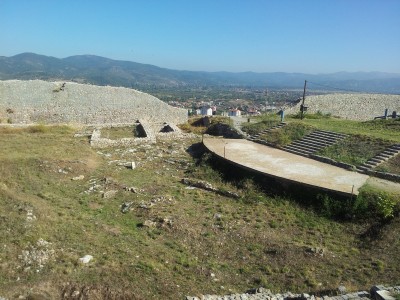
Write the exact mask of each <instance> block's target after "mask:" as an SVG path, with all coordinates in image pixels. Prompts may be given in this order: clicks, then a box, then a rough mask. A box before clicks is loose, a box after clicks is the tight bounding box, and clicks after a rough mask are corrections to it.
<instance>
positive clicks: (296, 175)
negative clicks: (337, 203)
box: [203, 138, 369, 195]
mask: <svg viewBox="0 0 400 300" xmlns="http://www.w3.org/2000/svg"><path fill="white" fill-rule="evenodd" d="M203 144H204V145H205V146H206V147H207V149H208V150H210V151H211V152H212V153H214V154H215V155H217V156H219V157H221V158H224V159H225V160H227V161H230V162H233V163H235V164H237V165H240V166H242V167H245V168H248V169H252V170H255V171H257V172H260V173H263V174H265V175H268V176H273V177H277V178H282V179H286V180H290V181H294V182H298V183H302V184H305V185H308V186H313V187H319V188H321V189H324V190H330V191H335V192H339V193H342V194H348V195H351V194H353V195H358V190H359V188H360V187H361V186H362V185H364V183H365V182H366V181H367V179H368V178H369V176H367V175H364V174H360V173H356V172H352V171H347V170H344V169H341V168H339V167H335V166H332V165H328V164H325V163H322V162H319V161H315V160H312V159H309V158H306V157H303V156H298V155H295V154H292V153H289V152H286V151H282V150H279V149H276V148H272V147H268V146H264V145H260V144H257V143H253V142H250V141H247V140H241V139H223V138H204V139H203Z"/></svg>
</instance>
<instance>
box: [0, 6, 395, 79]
mask: <svg viewBox="0 0 400 300" xmlns="http://www.w3.org/2000/svg"><path fill="white" fill-rule="evenodd" d="M22 52H35V53H38V54H44V55H50V56H55V57H58V58H64V57H67V56H72V55H77V54H95V55H99V56H105V57H109V58H113V59H120V60H129V61H135V62H140V63H148V64H153V65H157V66H160V67H166V68H171V69H180V70H183V69H186V70H203V71H235V72H236V71H237V72H239V71H255V72H274V71H283V72H304V73H330V72H337V71H383V72H395V73H400V0H270V1H269V0H131V1H127V0H126V1H125V0H120V1H118V0H109V1H102V0H93V1H92V0H26V1H24V0H0V56H12V55H15V54H19V53H22Z"/></svg>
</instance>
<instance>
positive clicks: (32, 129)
mask: <svg viewBox="0 0 400 300" xmlns="http://www.w3.org/2000/svg"><path fill="white" fill-rule="evenodd" d="M47 131H49V129H48V127H46V126H45V125H44V124H38V125H33V126H29V127H28V132H29V133H45V132H47Z"/></svg>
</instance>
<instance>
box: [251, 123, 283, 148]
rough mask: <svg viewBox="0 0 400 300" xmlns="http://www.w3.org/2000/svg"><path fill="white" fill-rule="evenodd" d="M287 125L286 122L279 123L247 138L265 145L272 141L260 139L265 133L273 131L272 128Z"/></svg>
mask: <svg viewBox="0 0 400 300" xmlns="http://www.w3.org/2000/svg"><path fill="white" fill-rule="evenodd" d="M285 125H286V123H284V122H282V123H279V124H278V125H275V126H272V127H270V128H268V129H265V130H263V131H261V132H259V133H256V134H253V135H250V136H249V137H248V138H247V139H248V140H249V141H252V142H255V143H259V144H263V145H270V143H268V142H267V141H265V140H262V139H260V137H261V136H262V135H264V134H267V133H268V132H271V131H272V130H275V129H280V128H282V127H284V126H285Z"/></svg>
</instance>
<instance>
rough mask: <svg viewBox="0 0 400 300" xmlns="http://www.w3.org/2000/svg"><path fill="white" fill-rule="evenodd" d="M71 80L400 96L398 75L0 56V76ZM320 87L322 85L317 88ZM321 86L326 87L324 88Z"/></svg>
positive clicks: (92, 57) (86, 57)
mask: <svg viewBox="0 0 400 300" xmlns="http://www.w3.org/2000/svg"><path fill="white" fill-rule="evenodd" d="M7 79H22V80H29V79H42V80H70V81H77V82H80V83H90V84H96V85H112V86H124V87H141V86H150V85H151V86H167V87H185V86H238V87H241V86H253V87H261V88H272V89H274V88H276V89H282V88H297V89H300V88H302V86H303V84H304V80H308V81H309V82H310V84H314V82H315V85H316V86H315V87H316V88H319V89H321V87H322V89H325V90H326V89H329V88H331V89H333V90H335V89H336V90H340V89H342V90H343V91H346V90H353V91H359V92H378V93H395V94H400V74H398V73H385V72H377V71H372V72H346V71H341V72H335V73H320V74H306V73H287V72H263V73H258V72H252V71H246V72H226V71H218V72H207V71H188V70H173V69H167V68H162V67H158V66H155V65H151V64H142V63H137V62H132V61H125V60H113V59H110V58H106V57H102V56H97V55H91V54H85V55H74V56H68V57H66V58H56V57H52V56H46V55H40V54H36V53H31V52H25V53H20V54H17V55H14V56H10V57H6V56H0V80H7ZM318 85H320V86H319V87H318ZM324 86H325V87H324Z"/></svg>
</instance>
